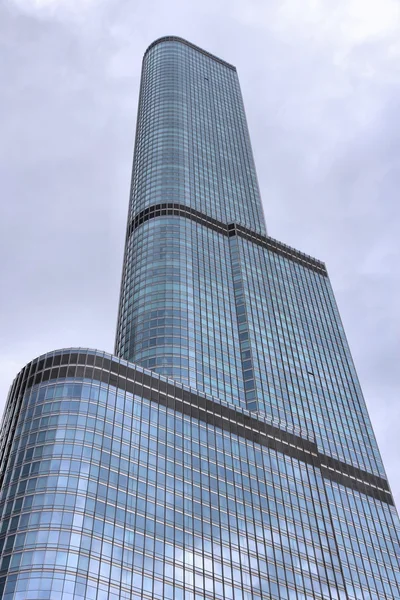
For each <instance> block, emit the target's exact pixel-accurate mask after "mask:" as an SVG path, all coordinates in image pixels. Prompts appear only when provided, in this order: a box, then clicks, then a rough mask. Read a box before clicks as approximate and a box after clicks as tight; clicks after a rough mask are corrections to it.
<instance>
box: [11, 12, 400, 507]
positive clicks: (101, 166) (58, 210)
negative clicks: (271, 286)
mask: <svg viewBox="0 0 400 600" xmlns="http://www.w3.org/2000/svg"><path fill="white" fill-rule="evenodd" d="M331 4H332V7H331ZM398 6H399V5H398V3H397V2H395V1H394V0H380V1H379V2H378V0H376V2H369V3H367V5H366V3H365V2H364V3H362V2H360V1H359V0H338V1H337V2H335V3H328V2H327V3H322V2H321V3H318V2H311V0H310V1H309V2H307V1H304V0H302V1H301V2H300V0H299V1H297V0H288V1H286V2H282V1H279V2H269V3H265V2H264V1H261V0H260V1H257V0H251V1H250V0H247V1H246V2H244V1H239V0H236V1H233V2H232V1H230V2H228V0H224V1H222V2H219V3H215V2H211V1H210V0H204V1H203V2H201V3H187V2H184V1H183V0H172V1H171V2H168V3H164V2H161V0H152V1H151V2H146V3H145V2H134V3H133V2H130V1H129V2H128V1H127V0H113V1H111V0H104V1H103V2H97V1H96V2H95V1H94V0H93V1H92V0H80V1H79V2H78V0H58V1H55V0H53V1H52V0H36V1H33V2H32V1H31V0H29V1H28V0H6V1H5V2H3V3H2V4H1V5H0V52H1V56H2V57H3V61H2V62H1V63H0V76H1V81H2V84H3V85H2V92H1V94H0V127H1V132H2V136H1V145H0V184H1V188H0V189H1V200H2V202H1V207H2V211H1V212H2V218H1V222H0V251H1V255H2V261H1V281H2V284H3V285H2V290H3V293H2V296H1V311H0V314H1V323H0V332H1V333H0V339H1V345H0V352H1V355H0V386H1V389H0V392H1V397H2V398H5V395H6V391H7V388H8V386H9V384H10V383H11V380H12V378H13V377H14V375H15V374H16V372H17V370H18V369H19V368H20V367H22V366H23V365H24V364H25V363H26V362H27V361H28V360H30V359H31V358H33V357H34V356H36V355H38V354H40V353H42V352H45V351H47V350H50V349H54V348H57V347H65V346H70V345H81V346H90V347H97V348H101V349H105V350H108V351H112V349H113V337H114V327H115V321H116V312H117V300H118V293H119V281H120V273H121V263H122V251H123V242H124V240H123V237H124V228H125V218H126V211H127V203H128V193H129V179H130V169H131V160H132V149H133V139H134V128H135V118H136V107H137V98H138V86H139V75H140V67H141V56H142V54H143V52H144V50H145V48H146V47H147V45H148V44H149V43H150V42H151V41H153V39H155V38H157V37H159V36H161V35H166V34H175V35H181V36H183V37H186V38H188V39H190V40H192V41H193V42H194V43H197V44H199V45H200V46H203V47H205V48H207V49H209V50H210V51H211V52H214V53H215V54H217V55H219V56H221V57H222V58H225V59H226V60H228V61H230V62H232V63H233V64H235V65H236V66H237V67H238V71H239V76H240V79H241V84H242V90H243V95H244V100H245V106H246V111H247V115H248V120H249V126H250V133H251V137H252V142H253V147H254V153H255V159H256V164H257V168H258V174H259V180H260V186H261V191H262V195H263V199H264V204H265V211H266V217H267V223H268V226H269V232H270V234H271V235H272V236H274V237H276V238H278V239H282V240H283V241H285V242H287V243H289V244H290V245H292V246H295V247H298V248H299V249H302V250H304V251H306V252H308V253H310V254H312V255H315V256H317V257H318V258H322V259H323V260H325V261H326V262H327V265H328V269H329V272H330V275H331V279H332V284H333V287H334V290H335V292H336V296H337V300H338V304H339V309H340V311H341V315H342V318H343V321H344V325H345V329H346V332H347V334H348V338H349V342H350V346H351V348H352V351H353V355H354V358H355V362H356V367H357V369H358V372H359V375H360V380H361V384H362V387H363V389H364V392H365V396H366V400H367V404H368V407H369V410H370V414H371V417H372V421H373V424H374V427H375V431H376V434H377V437H378V442H379V445H380V448H381V451H382V454H383V458H384V462H385V465H386V467H387V470H388V474H389V478H390V481H391V484H392V487H393V491H394V493H395V495H396V497H397V503H398V505H400V478H399V476H398V473H397V471H398V469H397V468H396V467H397V460H398V456H399V453H400V439H399V436H398V434H397V430H398V424H399V420H400V414H399V413H400V408H399V402H398V398H399V388H400V380H399V369H398V365H399V359H400V341H399V340H400V335H399V334H400V316H399V311H398V305H399V289H400V283H399V268H398V265H399V262H400V261H399V258H400V257H399V241H398V231H399V221H400V219H399V216H400V215H399V212H400V209H399V205H400V204H399V202H398V198H397V195H398V189H399V187H400V186H399V184H400V181H399V179H400V175H399V173H400V169H399V161H400V134H399V126H398V121H399V117H398V113H399V111H398V105H399V87H400V72H399V69H398V64H399V55H400V45H399V42H398V40H399V39H400V35H399V33H400V24H399V13H398ZM4 58H5V59H6V60H4Z"/></svg>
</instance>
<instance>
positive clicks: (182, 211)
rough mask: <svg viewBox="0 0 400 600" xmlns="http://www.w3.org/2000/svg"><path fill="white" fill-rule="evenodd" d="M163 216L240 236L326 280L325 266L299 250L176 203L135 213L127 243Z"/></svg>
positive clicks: (159, 205)
mask: <svg viewBox="0 0 400 600" xmlns="http://www.w3.org/2000/svg"><path fill="white" fill-rule="evenodd" d="M164 216H175V217H183V218H185V219H190V220H191V221H195V222H196V223H199V224H200V225H203V226H204V227H208V228H209V229H212V230H213V231H216V232H217V233H220V234H222V235H225V236H228V237H232V236H235V235H236V236H239V237H242V238H244V239H246V240H248V241H250V242H252V243H254V244H257V245H259V246H262V247H263V248H267V249H268V250H270V251H271V252H274V253H275V254H278V255H279V256H283V257H284V258H287V259H288V260H291V261H292V262H296V263H298V264H300V265H301V266H303V267H305V268H307V269H311V270H312V271H315V272H316V273H319V274H320V275H324V276H325V277H327V276H328V273H327V270H326V266H325V264H324V263H323V262H322V261H319V260H317V259H316V258H313V257H312V256H308V254H304V253H303V252H300V251H299V250H295V249H294V248H291V247H290V246H287V245H286V244H283V243H282V242H278V241H277V240H275V239H274V238H271V237H269V236H263V235H261V234H259V233H256V232H255V231H252V230H251V229H247V228H246V227H243V226H242V225H238V224H237V223H229V224H226V223H223V222H221V221H217V220H216V219H214V218H212V217H209V216H208V215H205V214H204V213H202V212H200V211H198V210H195V209H194V208H191V207H190V206H185V205H184V204H175V203H172V202H171V203H165V204H154V205H152V206H149V207H147V208H145V209H144V210H142V211H141V212H140V213H138V214H137V215H136V216H135V217H134V218H133V219H132V221H131V222H130V224H129V226H128V232H127V239H129V237H130V235H131V234H132V232H133V231H135V229H137V228H138V227H139V226H140V225H142V224H143V223H145V222H146V221H149V220H150V219H155V218H157V217H164Z"/></svg>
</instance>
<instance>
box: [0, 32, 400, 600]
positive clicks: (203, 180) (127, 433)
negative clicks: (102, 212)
mask: <svg viewBox="0 0 400 600" xmlns="http://www.w3.org/2000/svg"><path fill="white" fill-rule="evenodd" d="M0 478H1V496H0V517H1V518H0V598H2V599H4V600H39V599H40V600H53V599H58V598H61V599H62V600H83V599H85V600H86V599H88V600H117V599H124V600H128V599H129V600H139V599H140V600H144V599H148V600H150V599H152V598H158V599H170V600H175V599H177V600H200V599H201V600H203V599H209V600H212V599H215V598H217V599H221V600H222V599H229V600H253V599H255V600H261V599H265V600H266V599H268V600H270V599H276V600H278V599H279V600H281V599H282V600H294V599H296V600H311V599H320V600H322V599H332V600H347V599H351V600H383V599H386V600H393V599H400V583H399V581H400V579H399V577H400V576H399V556H400V548H399V531H400V526H399V519H398V515H397V512H396V509H395V506H394V503H393V498H392V494H391V491H390V487H389V484H388V482H387V477H386V474H385V471H384V467H383V465H382V460H381V457H380V454H379V450H378V448H377V444H376V440H375V437H374V434H373V430H372V427H371V423H370V419H369V416H368V413H367V409H366V406H365V402H364V399H363V396H362V392H361V388H360V385H359V382H358V379H357V375H356V372H355V368H354V365H353V361H352V358H351V355H350V351H349V347H348V344H347V341H346V337H345V334H344V331H343V327H342V324H341V321H340V316H339V313H338V310H337V307H336V303H335V299H334V296H333V292H332V288H331V285H330V282H329V279H328V274H327V271H326V267H325V265H324V263H323V262H321V261H319V260H316V259H315V258H312V257H310V256H308V255H306V254H304V253H302V252H299V251H297V250H295V249H293V248H291V247H289V246H287V245H285V244H282V243H281V242H278V241H277V240H275V239H273V238H271V237H269V236H268V235H267V231H266V227H265V223H264V217H263V212H262V205H261V199H260V193H259V188H258V183H257V177H256V171H255V165H254V160H253V155H252V150H251V145H250V139H249V133H248V129H247V124H246V118H245V112H244V107H243V101H242V97H241V92H240V87H239V82H238V77H237V73H236V69H235V68H234V67H233V66H232V65H230V64H228V63H226V62H224V61H223V60H221V59H219V58H217V57H215V56H213V55H211V54H209V53H208V52H206V51H204V50H202V49H200V48H198V47H196V46H194V45H193V44H191V43H189V42H187V41H185V40H182V39H180V38H176V37H166V38H161V39H159V40H157V41H155V42H154V43H153V44H151V45H150V47H149V48H148V49H147V51H146V53H145V56H144V60H143V70H142V81H141V89H140V99H139V111H138V121H137V131H136V144H135V153H134V163H133V173H132V184H131V195H130V207H129V215H128V224H127V233H126V246H125V256H124V266H123V274H122V284H121V295H120V304H119V314H118V324H117V334H116V346H115V355H110V354H107V353H104V352H100V351H97V350H89V349H82V348H75V349H63V350H57V351H54V352H49V353H48V354H46V355H44V356H41V357H39V358H37V359H35V360H33V361H32V362H31V363H29V364H28V365H26V367H24V368H23V369H22V371H21V372H20V373H19V374H18V375H17V377H16V378H15V380H14V382H13V384H12V386H11V390H10V394H9V397H8V401H7V405H6V408H5V413H4V417H3V423H2V428H1V433H0Z"/></svg>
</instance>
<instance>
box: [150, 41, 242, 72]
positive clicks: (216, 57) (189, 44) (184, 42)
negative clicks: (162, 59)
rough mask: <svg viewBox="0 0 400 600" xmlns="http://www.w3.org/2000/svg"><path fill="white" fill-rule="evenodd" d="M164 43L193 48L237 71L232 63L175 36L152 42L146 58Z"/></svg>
mask: <svg viewBox="0 0 400 600" xmlns="http://www.w3.org/2000/svg"><path fill="white" fill-rule="evenodd" d="M163 42H179V43H180V44H184V45H185V46H188V47H189V48H192V50H196V52H200V54H204V56H207V57H208V58H212V60H215V61H216V62H218V63H220V64H221V65H224V67H228V69H232V70H233V71H236V67H234V66H233V65H231V64H230V63H227V62H226V61H225V60H222V58H218V56H215V55H214V54H211V53H210V52H207V50H203V48H199V47H198V46H195V45H194V44H192V43H191V42H188V41H187V40H185V39H183V38H181V37H178V36H175V35H168V36H165V37H161V38H159V39H158V40H155V41H154V42H152V43H151V44H150V46H149V47H148V48H147V50H146V52H145V53H144V56H146V54H147V53H148V52H149V50H151V49H152V48H154V46H157V44H162V43H163Z"/></svg>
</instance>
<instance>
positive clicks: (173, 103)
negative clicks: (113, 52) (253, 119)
mask: <svg viewBox="0 0 400 600" xmlns="http://www.w3.org/2000/svg"><path fill="white" fill-rule="evenodd" d="M161 203H177V204H181V205H184V206H187V207H190V208H193V209H195V210H197V211H200V212H202V213H204V214H206V215H207V216H209V217H212V218H214V219H217V220H218V221H222V222H224V223H231V222H235V223H239V224H241V225H244V226H245V227H247V228H249V229H252V230H253V231H256V232H257V233H261V234H265V233H266V228H265V222H264V216H263V211H262V206H261V199H260V193H259V188H258V183H257V176H256V170H255V165H254V159H253V154H252V150H251V145H250V138H249V133H248V128H247V122H246V116H245V112H244V106H243V100H242V95H241V91H240V86H239V80H238V76H237V73H236V69H235V67H233V66H232V65H230V64H229V63H226V62H224V61H223V60H221V59H219V58H217V57H215V56H213V55H212V54H209V53H208V52H205V51H204V50H202V49H201V48H198V47H197V46H194V45H193V44H191V43H190V42H187V41H186V40H183V39H181V38H178V37H164V38H160V39H159V40H156V41H155V42H153V43H152V44H151V45H150V46H149V48H148V49H147V51H146V52H145V55H144V58H143V69H142V80H141V89H140V99H139V111H138V121H137V129H136V143H135V155H134V164H133V173H132V185H131V201H130V217H131V219H132V218H133V217H134V216H135V215H137V214H138V213H139V212H141V211H142V210H143V209H144V208H147V207H149V206H152V205H156V204H161Z"/></svg>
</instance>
